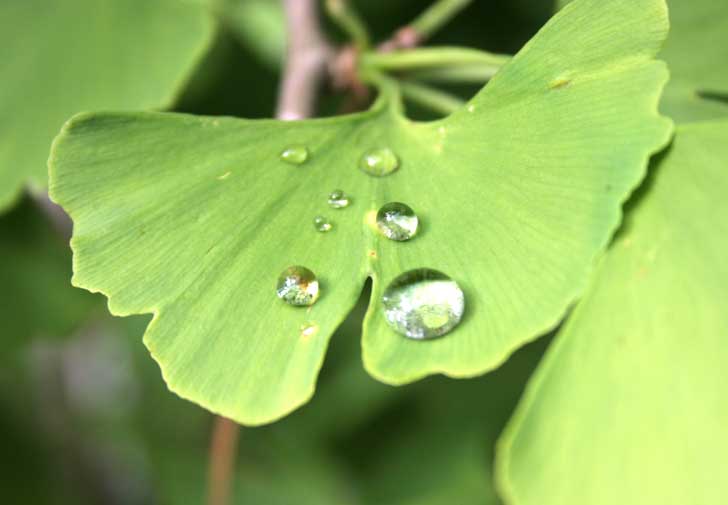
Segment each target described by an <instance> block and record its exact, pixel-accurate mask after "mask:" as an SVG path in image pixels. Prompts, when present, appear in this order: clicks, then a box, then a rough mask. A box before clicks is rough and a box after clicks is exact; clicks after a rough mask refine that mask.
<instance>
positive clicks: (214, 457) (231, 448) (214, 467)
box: [207, 416, 240, 505]
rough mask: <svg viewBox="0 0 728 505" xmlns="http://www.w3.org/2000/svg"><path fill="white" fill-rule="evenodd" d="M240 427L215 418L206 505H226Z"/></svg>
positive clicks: (219, 417)
mask: <svg viewBox="0 0 728 505" xmlns="http://www.w3.org/2000/svg"><path fill="white" fill-rule="evenodd" d="M239 433H240V427H239V426H238V425H237V424H236V423H235V421H231V420H230V419H227V418H225V417H221V416H215V420H214V425H213V428H212V441H211V443H210V469H209V476H208V478H209V482H208V495H207V504H208V505H228V504H229V503H230V495H231V491H232V482H233V473H234V468H235V459H236V457H235V456H236V452H237V446H238V437H239Z"/></svg>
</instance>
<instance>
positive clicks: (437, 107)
mask: <svg viewBox="0 0 728 505" xmlns="http://www.w3.org/2000/svg"><path fill="white" fill-rule="evenodd" d="M399 87H400V90H401V91H402V96H403V97H404V98H406V99H408V100H410V101H412V102H415V103H418V104H420V105H422V106H424V107H427V108H428V109H430V110H432V111H434V112H438V113H440V114H443V115H448V114H451V113H453V112H455V111H456V110H458V109H460V108H462V107H463V106H464V105H465V101H464V100H461V99H460V98H457V97H455V96H453V95H451V94H450V93H446V92H444V91H440V90H439V89H435V88H432V87H430V86H427V85H425V84H420V83H416V82H405V81H402V82H400V83H399Z"/></svg>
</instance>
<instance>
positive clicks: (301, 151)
mask: <svg viewBox="0 0 728 505" xmlns="http://www.w3.org/2000/svg"><path fill="white" fill-rule="evenodd" d="M280 159H281V160H283V161H285V162H286V163H290V164H291V165H300V164H302V163H304V162H305V161H306V160H307V159H308V148H307V147H306V146H300V145H297V146H288V147H286V148H285V149H284V150H283V151H282V152H281V154H280Z"/></svg>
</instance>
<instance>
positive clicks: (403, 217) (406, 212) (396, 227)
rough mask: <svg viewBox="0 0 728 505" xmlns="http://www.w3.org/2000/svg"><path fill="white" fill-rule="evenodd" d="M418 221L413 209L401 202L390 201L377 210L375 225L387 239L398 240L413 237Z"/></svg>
mask: <svg viewBox="0 0 728 505" xmlns="http://www.w3.org/2000/svg"><path fill="white" fill-rule="evenodd" d="M419 223H420V221H419V219H418V218H417V214H415V211H414V210H412V208H411V207H410V206H408V205H405V204H403V203H399V202H391V203H388V204H385V205H383V206H382V208H381V209H379V212H377V227H378V228H379V230H380V231H381V232H382V233H383V234H384V236H385V237H387V238H388V239H391V240H396V241H398V242H402V241H405V240H409V239H411V238H412V237H414V236H415V234H416V233H417V227H418V226H419Z"/></svg>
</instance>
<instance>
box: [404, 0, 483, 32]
mask: <svg viewBox="0 0 728 505" xmlns="http://www.w3.org/2000/svg"><path fill="white" fill-rule="evenodd" d="M470 2H472V0H437V1H436V2H434V3H433V4H432V5H431V6H430V7H428V8H427V9H425V10H424V11H423V12H422V13H421V14H420V15H419V16H417V17H416V18H415V19H414V20H413V21H412V22H411V23H410V24H409V27H410V28H412V29H413V30H414V31H415V33H416V34H417V37H418V39H419V41H420V42H421V41H423V40H424V39H427V38H430V37H431V36H432V35H433V34H434V33H435V32H436V31H437V30H439V29H440V28H442V27H443V26H444V25H446V24H447V23H448V21H450V20H451V19H452V18H453V17H455V16H456V15H457V14H458V13H459V12H460V11H461V10H463V9H464V8H465V7H467V6H468V5H470Z"/></svg>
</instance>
